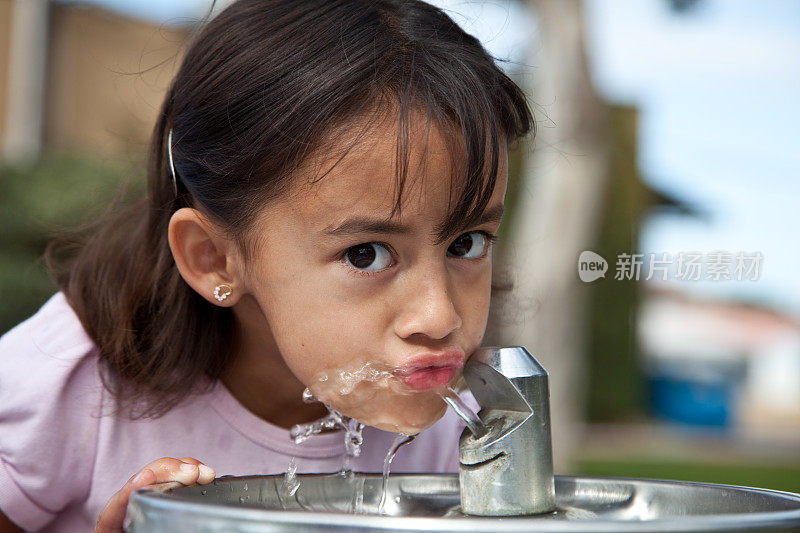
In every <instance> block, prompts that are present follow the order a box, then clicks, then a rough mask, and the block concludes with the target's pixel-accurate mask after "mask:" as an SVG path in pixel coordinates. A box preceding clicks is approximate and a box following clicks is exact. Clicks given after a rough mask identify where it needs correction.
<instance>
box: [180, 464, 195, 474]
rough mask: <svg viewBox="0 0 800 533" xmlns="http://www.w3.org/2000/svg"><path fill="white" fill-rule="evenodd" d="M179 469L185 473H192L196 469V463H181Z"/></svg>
mask: <svg viewBox="0 0 800 533" xmlns="http://www.w3.org/2000/svg"><path fill="white" fill-rule="evenodd" d="M181 471H183V472H186V473H187V474H194V473H195V472H196V471H197V465H190V464H189V463H181Z"/></svg>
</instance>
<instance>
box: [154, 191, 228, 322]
mask: <svg viewBox="0 0 800 533" xmlns="http://www.w3.org/2000/svg"><path fill="white" fill-rule="evenodd" d="M168 235H169V247H170V249H171V250H172V256H173V257H174V258H175V264H176V265H177V266H178V271H179V272H180V273H181V277H183V279H184V280H185V281H186V283H188V284H189V286H191V287H192V288H193V289H194V290H195V291H196V292H197V293H198V294H199V295H200V296H202V297H203V298H205V299H206V300H208V301H209V302H211V303H213V304H215V305H220V306H225V307H230V306H232V305H234V304H236V303H237V302H238V301H239V299H240V298H241V297H242V284H241V282H240V280H239V279H238V275H237V273H238V272H240V270H239V269H238V266H239V265H238V261H239V253H238V248H237V246H236V244H235V243H234V242H233V240H232V239H230V238H228V237H226V236H225V235H224V234H223V232H222V231H221V230H220V229H219V228H218V227H217V226H216V225H214V224H213V223H212V222H211V221H210V220H209V219H208V218H206V217H205V216H204V215H203V214H202V213H200V211H198V210H196V209H191V208H188V207H184V208H181V209H178V210H177V211H175V213H174V214H173V215H172V218H171V219H170V221H169V234H168ZM226 286H227V287H226ZM217 287H220V288H219V289H217ZM215 289H216V294H215ZM224 295H227V296H224ZM219 297H222V300H220V299H219Z"/></svg>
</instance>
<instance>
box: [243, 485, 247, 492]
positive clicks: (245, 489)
mask: <svg viewBox="0 0 800 533" xmlns="http://www.w3.org/2000/svg"><path fill="white" fill-rule="evenodd" d="M243 490H244V491H245V492H247V483H245V484H244V489H243Z"/></svg>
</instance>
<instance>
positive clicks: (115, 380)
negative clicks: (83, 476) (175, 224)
mask: <svg viewBox="0 0 800 533" xmlns="http://www.w3.org/2000/svg"><path fill="white" fill-rule="evenodd" d="M170 93H171V91H170ZM171 101H172V98H171V97H170V96H169V95H168V97H167V98H166V99H165V102H164V106H163V109H162V111H161V114H160V115H159V120H158V123H157V124H156V127H155V131H154V134H153V140H152V145H151V151H150V157H149V171H148V174H149V180H148V182H149V190H148V193H147V196H146V197H145V198H144V199H142V200H140V201H139V202H137V203H135V204H134V205H131V206H129V207H127V208H124V209H122V210H121V211H119V212H118V213H116V214H114V215H112V216H108V217H106V218H105V219H104V220H102V221H101V222H100V223H99V224H97V225H96V227H95V228H94V230H95V232H94V234H93V235H91V236H90V237H89V238H88V239H81V238H80V237H79V236H78V238H77V239H76V236H72V237H71V238H69V239H59V240H56V241H53V242H52V243H51V244H50V245H49V246H48V249H47V251H46V259H47V263H48V267H49V268H50V271H51V273H52V275H53V277H54V280H55V282H56V284H57V286H58V287H59V289H60V290H61V291H62V292H63V293H64V294H65V295H66V298H67V300H68V301H69V303H70V305H71V306H72V308H73V309H74V310H75V312H76V314H77V315H78V317H79V318H80V320H81V323H82V325H83V327H84V329H85V330H86V331H87V333H88V334H89V336H90V337H91V338H92V339H93V340H94V342H95V343H96V345H97V348H98V352H99V357H100V360H101V362H102V365H101V377H102V379H103V384H104V386H105V387H106V388H107V389H108V390H109V391H110V392H111V393H112V394H113V395H114V397H115V398H116V399H117V401H118V409H124V410H125V411H127V413H128V414H129V416H130V417H131V418H140V417H158V416H161V415H163V414H164V413H166V412H167V411H168V410H170V409H171V408H172V407H174V406H175V405H176V404H177V403H179V402H180V401H181V399H183V398H184V397H186V396H187V395H188V394H190V393H192V392H201V391H202V390H203V389H202V387H198V386H199V385H200V384H202V383H206V384H209V385H210V384H211V383H212V382H213V380H215V379H217V378H219V376H220V375H221V373H222V371H223V369H224V368H225V364H226V362H227V359H228V354H229V351H228V350H230V349H231V347H232V346H233V342H234V338H233V337H234V321H233V317H232V313H231V311H230V309H228V308H222V307H218V306H215V305H212V304H210V303H208V302H207V301H206V300H204V299H203V298H202V297H200V296H199V295H198V294H197V293H196V292H194V290H193V289H191V287H189V285H188V284H187V283H186V282H185V281H184V280H183V279H182V278H181V276H180V274H179V273H178V269H177V267H176V265H175V261H174V259H173V257H172V253H171V251H170V248H169V242H168V239H167V229H168V227H169V220H170V217H171V216H172V213H173V212H174V211H175V210H176V209H178V208H179V207H184V206H188V205H190V204H189V201H188V200H187V199H188V197H189V195H188V194H187V193H186V192H185V191H184V192H183V193H181V192H180V191H181V188H178V191H179V195H178V196H177V197H176V195H175V190H174V188H173V182H172V176H171V172H170V170H169V162H168V158H167V156H166V137H167V133H166V132H167V130H168V129H169V128H168V122H169V117H170V107H171ZM76 244H77V246H76ZM76 249H77V250H78V252H77V253H74V252H75V250H76ZM203 378H208V379H203Z"/></svg>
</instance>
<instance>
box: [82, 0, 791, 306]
mask: <svg viewBox="0 0 800 533" xmlns="http://www.w3.org/2000/svg"><path fill="white" fill-rule="evenodd" d="M88 2H89V3H97V4H101V5H104V6H106V7H109V8H111V9H116V10H119V11H122V12H125V13H128V14H131V15H134V16H138V17H142V18H147V19H151V20H156V21H159V22H167V23H181V22H185V21H186V20H187V18H188V19H192V18H195V19H196V18H199V17H202V15H203V13H204V12H205V10H207V9H208V6H209V2H208V0H170V1H168V2H167V1H164V0H88ZM220 3H222V4H224V3H225V2H224V0H223V1H222V2H220ZM434 3H436V4H437V5H439V6H440V7H443V8H444V9H445V10H446V11H448V13H450V15H451V16H453V18H454V19H455V20H456V21H457V22H459V23H460V24H461V25H462V26H463V27H464V28H465V29H466V30H467V31H468V32H470V33H473V34H474V35H476V36H477V37H478V38H479V39H481V40H482V42H483V43H484V45H485V46H486V47H487V48H488V49H489V51H490V52H491V53H492V54H493V55H494V56H496V57H500V58H506V59H509V60H511V61H512V62H516V63H520V62H526V59H525V51H526V49H527V48H526V42H527V41H528V39H530V38H531V37H532V36H533V35H534V34H535V25H536V24H535V18H534V17H533V16H532V15H531V14H530V13H529V12H528V11H527V10H526V9H525V8H524V7H523V6H522V5H521V3H518V2H513V1H508V0H436V1H435V2H434ZM584 15H585V23H586V29H587V44H588V50H589V59H590V68H591V71H592V76H593V79H594V82H595V85H596V87H597V89H598V90H599V91H600V93H601V94H602V95H603V96H604V97H605V98H606V99H608V100H609V101H612V102H616V103H620V104H628V105H635V106H637V107H638V108H639V111H640V132H639V161H638V163H639V169H640V172H641V174H642V177H643V179H644V180H645V181H646V182H647V183H648V184H649V185H650V186H651V187H653V188H655V189H657V190H661V191H663V192H665V193H668V194H669V195H671V196H674V197H676V198H678V199H680V200H682V201H684V202H686V203H688V204H690V205H692V206H693V207H695V208H696V209H697V210H698V211H699V212H701V213H703V215H704V216H703V217H699V218H687V217H678V216H674V215H673V216H669V215H659V216H653V217H651V218H650V220H649V221H648V222H647V223H646V224H645V226H644V228H643V230H642V233H641V235H640V246H641V251H642V252H644V253H656V254H659V255H660V254H661V253H669V254H672V255H675V254H678V253H680V252H691V251H700V252H703V253H709V252H712V251H717V250H721V251H727V252H731V253H737V252H746V253H754V252H760V253H761V254H762V255H763V257H764V259H763V262H762V265H761V276H760V278H759V279H758V280H757V281H730V282H715V281H708V282H686V281H683V282H679V281H675V282H672V283H673V286H674V287H675V288H677V289H679V290H683V291H686V292H689V293H696V294H700V295H702V296H705V297H713V298H725V299H742V300H746V301H750V302H757V303H762V304H765V305H768V306H772V307H774V308H777V309H781V310H784V311H788V312H790V313H792V314H795V315H797V316H800V269H799V268H798V266H800V238H798V233H800V216H798V211H800V209H798V207H797V204H798V201H799V200H800V150H798V148H800V133H798V127H797V125H798V124H800V98H798V96H797V95H800V2H797V1H795V0H761V1H759V2H753V1H752V0H701V1H700V2H699V3H698V4H697V7H696V8H694V9H691V10H689V11H688V12H686V13H684V14H681V15H678V14H676V13H674V12H671V11H670V10H669V9H668V8H667V2H666V1H665V0H585V1H584ZM527 62H530V60H528V61H527ZM607 259H608V260H609V263H613V258H607Z"/></svg>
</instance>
